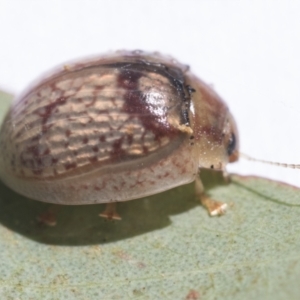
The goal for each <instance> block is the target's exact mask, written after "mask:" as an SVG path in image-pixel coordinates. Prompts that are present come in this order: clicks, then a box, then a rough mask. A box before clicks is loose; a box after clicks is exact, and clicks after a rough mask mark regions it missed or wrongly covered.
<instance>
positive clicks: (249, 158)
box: [239, 152, 300, 169]
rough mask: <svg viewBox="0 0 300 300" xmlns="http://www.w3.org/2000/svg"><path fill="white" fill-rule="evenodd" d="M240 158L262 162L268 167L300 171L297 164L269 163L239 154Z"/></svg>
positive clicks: (299, 166)
mask: <svg viewBox="0 0 300 300" xmlns="http://www.w3.org/2000/svg"><path fill="white" fill-rule="evenodd" d="M239 154H240V156H241V157H243V158H245V159H247V160H251V161H256V162H260V163H263V164H268V165H273V166H278V167H283V168H289V169H300V165H296V164H286V163H280V162H275V161H268V160H263V159H257V158H253V157H251V156H249V155H247V154H244V153H241V152H239Z"/></svg>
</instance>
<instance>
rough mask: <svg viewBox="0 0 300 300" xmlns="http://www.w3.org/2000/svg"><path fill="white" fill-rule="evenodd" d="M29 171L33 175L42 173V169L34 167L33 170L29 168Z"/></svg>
mask: <svg viewBox="0 0 300 300" xmlns="http://www.w3.org/2000/svg"><path fill="white" fill-rule="evenodd" d="M31 171H32V173H33V174H34V175H42V173H43V170H42V169H35V170H31Z"/></svg>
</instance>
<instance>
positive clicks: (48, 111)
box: [37, 97, 67, 124]
mask: <svg viewBox="0 0 300 300" xmlns="http://www.w3.org/2000/svg"><path fill="white" fill-rule="evenodd" d="M66 102H67V99H66V98H65V97H59V98H57V99H56V100H55V101H53V102H52V103H49V104H47V105H45V106H44V107H42V110H43V112H41V111H40V110H41V109H38V110H37V114H38V115H39V116H40V117H41V118H42V123H43V124H46V123H47V121H48V119H49V118H50V117H51V115H52V113H53V111H54V110H55V109H56V108H57V107H58V106H61V105H64V104H66Z"/></svg>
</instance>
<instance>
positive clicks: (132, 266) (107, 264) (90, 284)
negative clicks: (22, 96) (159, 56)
mask: <svg viewBox="0 0 300 300" xmlns="http://www.w3.org/2000/svg"><path fill="white" fill-rule="evenodd" d="M1 97H2V96H1ZM3 101H4V100H3V99H2V98H1V99H0V104H1V107H0V111H1V112H2V111H3V110H6V104H4V105H3V103H4V102H3ZM4 106H5V108H4ZM0 151H1V149H0ZM201 177H202V178H203V179H204V184H205V185H206V186H207V187H208V188H209V190H208V192H209V194H210V195H211V196H212V197H214V198H215V199H218V200H221V201H225V202H227V203H229V204H230V207H229V209H228V212H227V214H226V215H224V216H222V217H214V218H211V217H209V216H208V214H207V212H206V211H205V210H204V209H203V208H202V207H201V206H200V205H199V203H198V201H197V200H196V199H195V197H194V192H193V185H192V184H190V185H186V186H182V187H178V188H176V189H173V190H170V191H168V192H165V193H161V194H159V195H155V196H152V197H146V198H143V199H138V200H134V201H128V202H124V203H119V204H118V212H119V214H120V215H121V216H122V220H121V221H113V222H111V221H106V220H104V219H101V218H99V217H98V214H99V213H100V212H101V211H103V209H104V206H103V205H89V206H53V205H50V204H46V203H41V202H38V201H34V200H30V199H27V198H25V197H22V196H20V195H17V194H16V193H14V192H13V191H11V190H10V189H8V188H7V187H5V186H4V185H3V184H0V299H22V300H23V299H172V300H173V299H231V300H232V299H272V300H273V299H299V292H300V288H299V278H300V222H299V215H300V193H299V190H298V189H296V188H293V187H291V186H288V185H284V184H281V183H278V182H274V181H270V180H267V179H263V178H255V177H241V176H237V175H234V176H232V182H231V183H230V184H228V185H226V184H224V182H223V181H222V179H221V178H220V174H218V173H213V172H203V173H202V174H201ZM47 211H51V212H53V213H54V214H55V216H56V218H57V225H56V226H54V227H50V226H46V225H43V224H42V223H40V222H38V221H37V217H38V216H40V215H41V214H42V213H44V212H47Z"/></svg>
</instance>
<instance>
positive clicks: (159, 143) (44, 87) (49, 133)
mask: <svg viewBox="0 0 300 300" xmlns="http://www.w3.org/2000/svg"><path fill="white" fill-rule="evenodd" d="M176 72H178V70H176ZM179 73H180V72H179ZM180 79H181V78H175V77H174V75H173V73H172V75H170V72H169V71H168V72H166V70H165V67H164V66H162V65H155V66H151V65H147V66H146V65H143V64H142V63H136V64H127V65H119V66H118V65H107V66H104V65H99V66H93V67H86V68H85V67H84V66H83V67H82V66H81V67H80V68H79V69H77V70H72V69H71V70H69V71H68V70H65V71H63V72H61V74H58V75H57V76H53V77H51V78H50V80H45V81H44V82H42V83H41V84H40V85H37V86H36V87H34V88H33V89H31V91H29V92H28V93H27V94H26V95H25V96H23V97H22V98H21V99H20V100H19V101H18V102H17V103H16V104H15V105H14V107H13V108H12V110H11V111H10V114H9V115H8V117H7V118H6V120H5V124H4V126H3V128H2V133H1V135H0V147H1V151H2V159H3V162H2V164H4V165H5V166H6V170H9V172H10V173H13V174H15V175H16V176H18V177H23V178H41V179H47V178H48V179H51V178H56V177H58V176H59V177H60V176H67V174H70V173H72V172H79V171H78V170H82V172H89V171H92V170H94V169H95V168H101V167H106V166H110V167H113V166H116V165H120V164H122V163H124V162H127V161H129V162H134V160H135V159H140V158H141V157H146V156H150V155H157V154H158V155H159V153H160V152H159V151H161V150H162V149H164V148H165V147H170V149H172V148H176V145H178V144H179V143H180V141H181V140H182V139H183V138H184V136H186V133H185V132H182V128H181V127H180V126H182V124H183V123H187V122H188V119H187V115H188V114H187V113H186V111H187V110H188V103H187V102H186V101H187V96H186V95H187V91H186V90H185V89H184V87H183V86H182V84H181V81H180ZM184 101H185V102H186V103H183V102H184ZM184 107H186V111H184V110H185V108H184ZM185 118H186V119H185ZM185 125H188V124H185ZM172 144H173V146H172Z"/></svg>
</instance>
